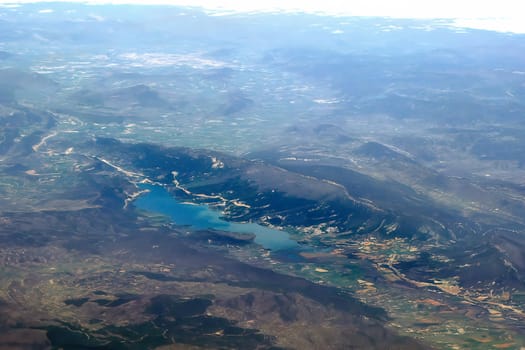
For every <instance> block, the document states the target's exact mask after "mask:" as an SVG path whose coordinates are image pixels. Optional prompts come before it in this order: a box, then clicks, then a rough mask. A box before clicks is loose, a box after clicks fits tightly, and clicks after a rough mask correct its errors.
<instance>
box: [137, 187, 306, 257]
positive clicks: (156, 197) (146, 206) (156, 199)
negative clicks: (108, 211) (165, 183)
mask: <svg viewBox="0 0 525 350" xmlns="http://www.w3.org/2000/svg"><path fill="white" fill-rule="evenodd" d="M139 187H140V188H141V189H144V190H148V191H149V192H147V193H144V194H142V195H140V196H139V197H138V198H137V199H135V201H134V204H135V206H136V207H137V208H139V209H142V210H146V211H150V212H156V213H159V214H163V215H166V216H169V217H170V218H171V219H172V221H173V223H175V224H176V225H188V226H191V227H192V228H195V229H208V228H212V229H216V230H223V231H230V232H238V233H253V234H255V235H256V237H255V242H256V243H258V244H260V245H262V246H263V247H264V248H267V249H271V250H285V249H294V248H299V244H298V243H297V242H296V241H294V240H292V239H290V237H289V235H288V233H286V232H283V231H279V230H274V229H271V228H268V227H265V226H261V225H258V224H254V223H245V224H242V223H235V222H229V221H225V220H223V219H221V218H220V216H221V214H220V212H218V211H216V210H213V209H210V207H208V206H207V205H195V204H190V203H184V202H181V201H179V200H177V199H176V198H175V197H173V196H172V195H171V194H170V193H169V192H168V191H167V190H166V189H165V188H164V187H162V186H159V185H151V184H140V185H139Z"/></svg>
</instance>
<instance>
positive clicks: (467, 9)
mask: <svg viewBox="0 0 525 350" xmlns="http://www.w3.org/2000/svg"><path fill="white" fill-rule="evenodd" d="M58 1H62V2H64V0H58ZM73 1H75V0H73ZM26 2H38V0H36V1H35V0H0V3H26ZM76 2H87V3H90V4H107V3H113V4H122V3H126V4H145V5H154V4H164V5H178V6H192V7H203V8H206V9H209V10H216V11H226V12H230V11H235V12H254V11H302V12H308V13H323V14H329V15H350V16H384V17H394V18H448V19H454V20H455V22H454V23H456V24H457V25H458V26H465V27H470V28H480V29H490V30H498V31H511V32H520V33H525V2H524V1H523V0H498V1H494V0H365V1H363V0H346V1H345V0H85V1H82V0H76Z"/></svg>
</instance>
